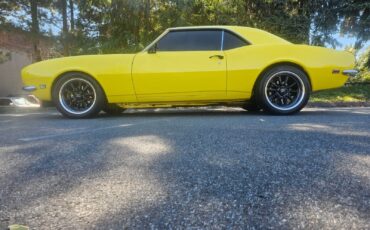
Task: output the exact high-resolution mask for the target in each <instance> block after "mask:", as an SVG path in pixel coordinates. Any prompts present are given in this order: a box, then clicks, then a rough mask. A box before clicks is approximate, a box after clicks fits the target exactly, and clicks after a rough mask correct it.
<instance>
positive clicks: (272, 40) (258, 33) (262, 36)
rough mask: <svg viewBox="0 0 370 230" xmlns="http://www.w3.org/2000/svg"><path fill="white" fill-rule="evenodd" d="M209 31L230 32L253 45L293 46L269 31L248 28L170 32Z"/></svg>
mask: <svg viewBox="0 0 370 230" xmlns="http://www.w3.org/2000/svg"><path fill="white" fill-rule="evenodd" d="M207 29H221V30H229V31H232V32H234V33H236V34H237V35H239V36H241V37H243V38H244V39H245V40H247V41H249V42H250V43H251V44H276V43H277V44H291V43H290V42H288V41H286V40H284V39H283V38H280V37H278V36H276V35H274V34H271V33H269V32H267V31H264V30H260V29H256V28H252V27H246V26H222V25H221V26H186V27H172V28H169V29H168V31H176V30H207Z"/></svg>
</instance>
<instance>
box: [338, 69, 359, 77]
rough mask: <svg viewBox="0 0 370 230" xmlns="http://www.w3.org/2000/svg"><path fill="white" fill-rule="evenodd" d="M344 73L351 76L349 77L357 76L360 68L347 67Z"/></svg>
mask: <svg viewBox="0 0 370 230" xmlns="http://www.w3.org/2000/svg"><path fill="white" fill-rule="evenodd" d="M342 74H343V75H346V76H349V77H355V76H356V75H357V74H358V70H355V69H346V70H343V71H342Z"/></svg>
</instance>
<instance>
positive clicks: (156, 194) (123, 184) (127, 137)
mask: <svg viewBox="0 0 370 230" xmlns="http://www.w3.org/2000/svg"><path fill="white" fill-rule="evenodd" d="M11 224H23V225H27V226H29V227H30V228H31V229H125V228H128V229H178V228H180V229H185V228H186V229H189V228H191V229H370V107H368V108H328V109H324V108H309V109H305V110H304V111H302V112H301V113H300V114H298V115H294V116H271V115H266V114H263V113H249V112H245V111H242V110H241V109H238V108H225V107H210V108H188V109H148V110H129V111H127V112H125V113H123V114H122V115H120V116H115V117H111V116H107V115H105V114H103V113H102V114H101V115H100V116H99V117H98V118H95V119H88V120H69V119H66V118H63V117H62V116H61V115H60V114H59V113H57V112H56V111H55V110H54V109H34V110H21V109H7V108H1V109H0V229H6V228H7V226H9V225H11Z"/></svg>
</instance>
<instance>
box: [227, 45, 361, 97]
mask: <svg viewBox="0 0 370 230" xmlns="http://www.w3.org/2000/svg"><path fill="white" fill-rule="evenodd" d="M225 53H226V56H227V70H228V76H227V79H228V82H227V90H228V97H229V98H238V97H240V98H245V97H247V98H248V97H250V96H251V94H252V90H253V86H254V83H255V82H256V80H257V78H258V77H259V76H260V74H261V73H262V72H263V71H264V70H265V69H267V68H268V67H269V66H272V65H274V64H277V63H284V62H288V63H293V64H296V65H299V66H301V68H303V70H304V71H305V72H306V73H307V74H308V76H309V78H310V82H311V86H312V90H313V91H318V90H324V89H330V88H337V87H340V86H342V85H343V84H344V83H345V82H346V81H347V78H348V77H347V76H344V75H342V74H333V73H332V71H333V69H339V70H340V71H342V70H345V69H352V68H353V67H354V64H355V59H354V56H353V55H352V54H350V53H348V52H345V51H336V50H332V49H326V48H322V47H314V46H306V45H293V44H275V45H250V46H245V47H242V48H237V49H233V50H229V51H226V52H225Z"/></svg>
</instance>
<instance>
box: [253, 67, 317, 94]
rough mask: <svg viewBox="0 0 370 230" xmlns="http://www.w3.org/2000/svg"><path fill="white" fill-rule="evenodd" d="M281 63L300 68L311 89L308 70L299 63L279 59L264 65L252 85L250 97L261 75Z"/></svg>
mask: <svg viewBox="0 0 370 230" xmlns="http://www.w3.org/2000/svg"><path fill="white" fill-rule="evenodd" d="M282 65H287V66H292V67H295V68H297V69H299V70H301V71H302V72H304V73H305V74H306V76H307V78H308V82H309V83H310V88H311V91H312V82H311V77H310V75H309V74H308V72H307V71H306V70H305V68H304V67H303V66H302V65H300V64H297V63H294V62H292V61H281V62H276V63H273V64H270V65H268V66H266V67H265V68H264V69H263V70H262V71H261V73H260V74H259V75H258V77H257V80H256V81H255V83H254V85H253V89H252V97H253V95H254V93H255V89H256V87H257V86H258V84H259V81H260V80H261V78H262V76H263V74H264V73H266V72H267V71H269V70H270V69H272V68H275V67H277V66H282Z"/></svg>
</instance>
